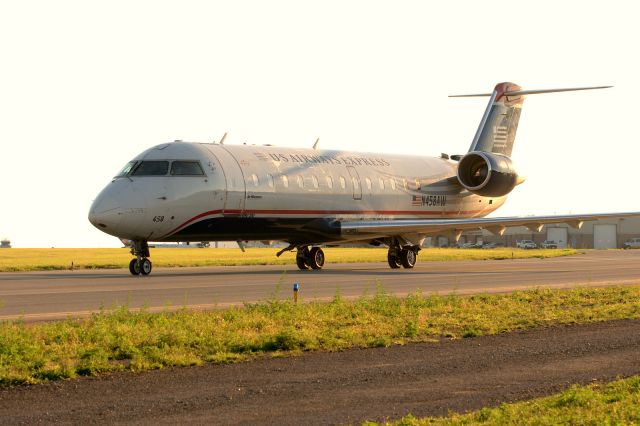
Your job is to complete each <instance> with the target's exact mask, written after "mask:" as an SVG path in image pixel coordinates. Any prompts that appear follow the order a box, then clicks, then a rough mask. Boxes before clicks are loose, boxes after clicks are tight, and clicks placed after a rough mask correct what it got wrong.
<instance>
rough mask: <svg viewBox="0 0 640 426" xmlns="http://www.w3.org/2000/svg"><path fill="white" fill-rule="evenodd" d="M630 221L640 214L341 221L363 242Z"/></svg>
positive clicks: (347, 232)
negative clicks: (373, 239) (613, 220)
mask: <svg viewBox="0 0 640 426" xmlns="http://www.w3.org/2000/svg"><path fill="white" fill-rule="evenodd" d="M627 217H640V212H628V213H599V214H598V213H596V214H577V215H560V216H523V217H495V218H494V217H492V218H484V217H483V218H467V219H402V220H375V221H341V222H340V232H341V234H342V235H344V236H352V237H362V238H382V237H388V236H396V235H405V234H419V235H428V234H436V233H453V234H454V235H458V237H459V235H460V234H461V233H462V232H464V231H470V230H480V229H486V230H487V231H489V232H491V233H493V234H496V235H502V234H503V233H504V231H505V230H506V228H509V227H515V226H526V227H527V228H529V229H530V230H531V231H537V232H539V231H540V230H542V227H543V226H544V225H547V224H551V223H566V224H568V225H569V226H571V227H573V228H577V229H579V228H581V227H582V224H583V223H584V222H587V221H592V220H598V219H624V218H627Z"/></svg>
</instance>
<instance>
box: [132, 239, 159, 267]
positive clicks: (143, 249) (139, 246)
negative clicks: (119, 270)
mask: <svg viewBox="0 0 640 426" xmlns="http://www.w3.org/2000/svg"><path fill="white" fill-rule="evenodd" d="M131 254H132V255H134V256H135V259H131V262H129V272H131V275H140V274H142V275H149V274H150V273H151V269H152V267H153V265H152V263H151V261H150V260H149V259H148V257H149V256H151V255H150V254H149V244H147V242H146V241H134V242H133V244H132V246H131Z"/></svg>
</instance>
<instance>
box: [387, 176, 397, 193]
mask: <svg viewBox="0 0 640 426" xmlns="http://www.w3.org/2000/svg"><path fill="white" fill-rule="evenodd" d="M389 183H390V184H391V189H393V190H394V191H395V190H396V179H395V178H391V179H389Z"/></svg>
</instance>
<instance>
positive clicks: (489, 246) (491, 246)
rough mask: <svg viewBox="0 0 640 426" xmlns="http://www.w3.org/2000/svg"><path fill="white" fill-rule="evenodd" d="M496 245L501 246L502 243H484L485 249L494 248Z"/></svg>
mask: <svg viewBox="0 0 640 426" xmlns="http://www.w3.org/2000/svg"><path fill="white" fill-rule="evenodd" d="M496 247H500V244H498V243H484V244H483V245H482V248H483V249H494V248H496Z"/></svg>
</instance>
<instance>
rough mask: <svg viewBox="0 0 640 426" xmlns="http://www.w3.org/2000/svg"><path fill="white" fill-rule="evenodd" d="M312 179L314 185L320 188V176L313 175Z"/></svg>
mask: <svg viewBox="0 0 640 426" xmlns="http://www.w3.org/2000/svg"><path fill="white" fill-rule="evenodd" d="M311 181H312V182H313V187H314V188H315V189H318V186H319V184H318V178H317V177H316V176H315V175H311Z"/></svg>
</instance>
